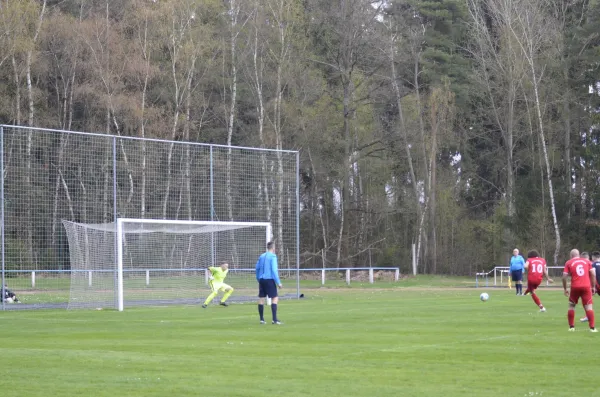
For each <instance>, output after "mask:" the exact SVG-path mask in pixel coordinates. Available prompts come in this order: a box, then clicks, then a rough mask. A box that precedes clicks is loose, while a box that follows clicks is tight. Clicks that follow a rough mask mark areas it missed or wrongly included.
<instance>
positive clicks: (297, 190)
mask: <svg viewBox="0 0 600 397" xmlns="http://www.w3.org/2000/svg"><path fill="white" fill-rule="evenodd" d="M296 298H298V299H300V152H296Z"/></svg>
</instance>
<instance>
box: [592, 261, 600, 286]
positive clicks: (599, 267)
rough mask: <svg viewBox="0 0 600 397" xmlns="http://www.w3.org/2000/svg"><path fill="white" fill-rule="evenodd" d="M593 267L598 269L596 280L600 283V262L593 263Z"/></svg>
mask: <svg viewBox="0 0 600 397" xmlns="http://www.w3.org/2000/svg"><path fill="white" fill-rule="evenodd" d="M592 267H593V268H594V269H596V282H597V283H598V284H600V262H594V263H592Z"/></svg>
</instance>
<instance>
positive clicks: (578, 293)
mask: <svg viewBox="0 0 600 397" xmlns="http://www.w3.org/2000/svg"><path fill="white" fill-rule="evenodd" d="M570 257H571V259H569V260H568V261H567V263H565V269H564V270H563V276H562V284H563V289H564V290H565V296H568V297H569V311H568V312H567V318H568V320H569V331H575V306H577V303H578V302H579V298H581V303H582V304H583V308H584V310H585V314H586V317H587V318H588V320H589V324H590V331H591V332H598V331H597V330H596V325H595V320H594V310H593V308H592V295H593V288H594V286H595V283H596V271H595V270H594V268H593V267H592V262H590V260H589V259H585V258H580V257H579V251H578V250H576V249H572V250H571V253H570ZM569 277H570V278H571V291H569V289H568V288H567V279H568V278H569Z"/></svg>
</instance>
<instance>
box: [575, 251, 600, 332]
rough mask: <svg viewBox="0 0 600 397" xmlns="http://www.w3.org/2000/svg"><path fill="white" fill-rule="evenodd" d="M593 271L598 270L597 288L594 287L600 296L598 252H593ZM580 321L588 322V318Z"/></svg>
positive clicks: (599, 260) (599, 261)
mask: <svg viewBox="0 0 600 397" xmlns="http://www.w3.org/2000/svg"><path fill="white" fill-rule="evenodd" d="M592 269H595V270H596V286H595V287H594V288H595V290H596V291H595V292H596V293H597V294H598V295H600V252H598V251H594V252H592ZM594 288H592V292H594ZM579 321H581V322H584V321H588V318H587V316H585V317H582V318H581V319H580V320H579Z"/></svg>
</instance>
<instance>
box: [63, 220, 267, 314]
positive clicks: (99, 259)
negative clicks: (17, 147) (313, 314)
mask: <svg viewBox="0 0 600 397" xmlns="http://www.w3.org/2000/svg"><path fill="white" fill-rule="evenodd" d="M63 224H64V226H65V229H66V231H67V237H68V241H69V253H70V257H71V288H70V297H69V308H78V307H87V308H91V307H93V308H104V307H112V308H116V309H117V310H119V311H123V309H124V307H125V306H126V305H127V306H137V305H148V304H150V305H156V304H182V303H183V304H186V303H188V304H189V303H193V304H197V303H199V302H200V300H204V298H205V297H206V295H208V289H207V286H206V285H205V270H206V268H207V267H209V266H218V264H219V263H220V262H228V263H229V264H230V267H229V269H230V271H229V274H228V277H227V279H226V280H225V282H226V283H228V284H231V285H232V287H234V288H235V290H236V291H235V294H234V297H235V298H237V299H244V298H246V299H249V298H250V297H252V298H254V297H255V296H256V292H257V289H256V280H255V275H254V273H253V272H251V271H250V270H251V269H253V268H254V264H255V263H256V260H257V258H258V256H259V255H260V254H262V253H263V252H265V247H266V243H267V242H268V241H270V240H271V239H272V227H271V224H270V223H268V222H228V221H184V220H164V219H132V218H118V219H117V222H112V223H104V224H83V223H75V222H70V221H63ZM151 274H152V276H151ZM150 279H152V282H150ZM234 297H232V298H234Z"/></svg>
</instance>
